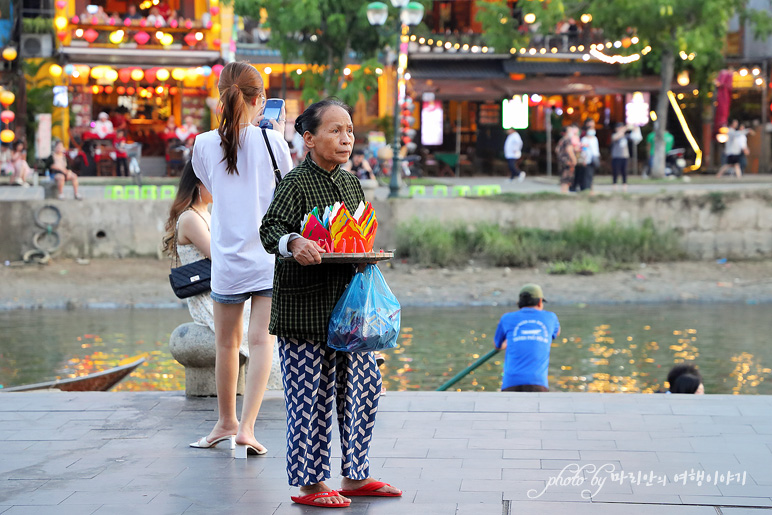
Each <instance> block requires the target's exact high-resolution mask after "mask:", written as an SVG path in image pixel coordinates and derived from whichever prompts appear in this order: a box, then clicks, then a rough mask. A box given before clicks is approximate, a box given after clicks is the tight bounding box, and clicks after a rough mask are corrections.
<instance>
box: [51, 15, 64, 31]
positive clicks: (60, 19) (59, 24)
mask: <svg viewBox="0 0 772 515" xmlns="http://www.w3.org/2000/svg"><path fill="white" fill-rule="evenodd" d="M54 27H56V29H57V30H64V29H66V28H67V18H65V17H64V16H57V17H56V18H54Z"/></svg>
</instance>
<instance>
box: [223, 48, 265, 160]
mask: <svg viewBox="0 0 772 515" xmlns="http://www.w3.org/2000/svg"><path fill="white" fill-rule="evenodd" d="M217 88H218V89H219V90H220V104H221V106H222V116H221V118H220V126H219V127H218V128H217V132H218V133H219V134H220V147H221V148H222V151H223V158H222V160H223V161H225V164H226V168H227V170H228V174H232V173H235V174H236V175H238V173H239V171H238V170H237V169H236V161H237V155H238V151H239V148H241V125H242V124H245V123H249V122H250V120H247V119H246V116H247V106H248V105H250V104H252V101H253V100H254V99H255V98H258V97H262V96H263V95H264V93H265V89H264V88H263V79H262V78H261V77H260V73H258V71H257V70H256V69H255V67H254V66H252V65H251V64H249V63H246V62H233V63H228V64H227V65H225V68H223V69H222V71H221V72H220V82H219V83H218V86H217Z"/></svg>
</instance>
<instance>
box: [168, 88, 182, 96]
mask: <svg viewBox="0 0 772 515" xmlns="http://www.w3.org/2000/svg"><path fill="white" fill-rule="evenodd" d="M179 91H180V90H179V88H177V86H172V87H171V88H169V94H170V95H176V94H177V93H178V92H179Z"/></svg>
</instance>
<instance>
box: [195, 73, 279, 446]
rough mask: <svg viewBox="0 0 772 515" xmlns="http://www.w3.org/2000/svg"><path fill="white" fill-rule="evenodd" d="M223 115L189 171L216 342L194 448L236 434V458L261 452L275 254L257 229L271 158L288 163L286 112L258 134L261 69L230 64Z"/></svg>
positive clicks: (204, 137) (266, 199) (269, 189)
mask: <svg viewBox="0 0 772 515" xmlns="http://www.w3.org/2000/svg"><path fill="white" fill-rule="evenodd" d="M218 89H219V91H220V103H221V105H222V115H221V118H220V125H219V127H218V128H217V129H216V130H212V131H209V132H205V133H203V134H199V135H198V137H197V138H196V144H195V147H194V148H193V169H194V171H195V173H196V176H198V178H199V179H200V180H201V182H202V183H203V185H204V187H206V189H208V190H209V191H210V192H211V193H212V197H213V199H214V202H213V206H212V226H211V227H212V240H211V247H210V248H211V255H212V281H211V285H212V293H211V296H212V299H213V300H214V327H215V342H216V346H217V349H216V361H215V382H216V384H217V406H218V419H217V423H216V424H215V426H214V428H213V429H212V431H211V432H210V433H209V435H208V436H205V437H203V438H201V439H200V440H199V441H198V442H195V443H193V444H191V445H192V446H193V447H211V446H212V445H215V444H216V443H217V442H221V441H224V440H226V439H230V437H231V436H233V435H235V442H236V457H241V458H246V457H247V455H248V454H265V452H267V451H266V449H265V448H264V447H263V446H262V445H260V443H258V441H257V440H256V439H255V434H254V431H255V427H254V426H255V421H256V420H257V415H258V412H259V411H260V405H261V404H262V401H263V395H264V394H265V388H266V383H267V381H268V377H269V373H270V370H271V361H272V356H273V346H274V338H273V337H272V336H271V335H270V334H269V333H268V321H269V318H270V313H271V295H272V286H273V267H274V259H273V256H271V255H270V254H268V253H267V252H266V251H265V249H264V248H263V245H262V243H261V241H260V224H261V222H262V218H263V215H264V214H265V212H266V210H267V209H268V206H269V204H270V203H271V200H272V199H273V192H274V189H275V188H276V179H275V177H274V165H273V164H272V162H273V159H272V156H274V157H275V160H276V168H278V169H279V170H280V172H281V174H282V175H285V174H286V173H288V172H289V170H290V168H291V166H292V158H291V157H290V153H289V147H288V146H287V143H286V141H284V136H283V135H284V118H285V114H284V110H282V113H281V115H280V117H279V119H278V120H272V123H273V127H274V130H268V131H265V132H263V131H262V130H261V129H260V128H258V127H256V126H255V125H254V123H259V121H260V120H261V119H262V116H261V113H262V110H263V105H264V102H265V90H264V88H263V81H262V79H261V78H260V74H259V73H258V71H257V70H256V69H255V68H254V67H253V66H252V65H250V64H248V63H244V62H235V63H229V64H227V65H226V66H225V68H223V69H222V72H221V73H220V81H219V84H218ZM247 300H249V301H250V305H251V308H252V312H251V315H250V320H249V330H248V334H247V341H248V343H249V354H250V360H249V366H248V368H247V377H246V385H245V389H244V402H243V406H242V411H241V422H240V423H239V421H238V418H237V417H236V384H237V379H238V368H239V358H238V353H239V343H240V342H241V339H242V334H243V327H242V324H241V319H242V313H243V311H244V303H245V302H246V301H247Z"/></svg>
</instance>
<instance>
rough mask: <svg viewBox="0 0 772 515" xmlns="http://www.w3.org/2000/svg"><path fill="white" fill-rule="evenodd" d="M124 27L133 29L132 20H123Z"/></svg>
mask: <svg viewBox="0 0 772 515" xmlns="http://www.w3.org/2000/svg"><path fill="white" fill-rule="evenodd" d="M123 26H124V27H131V18H126V19H125V20H123Z"/></svg>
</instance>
